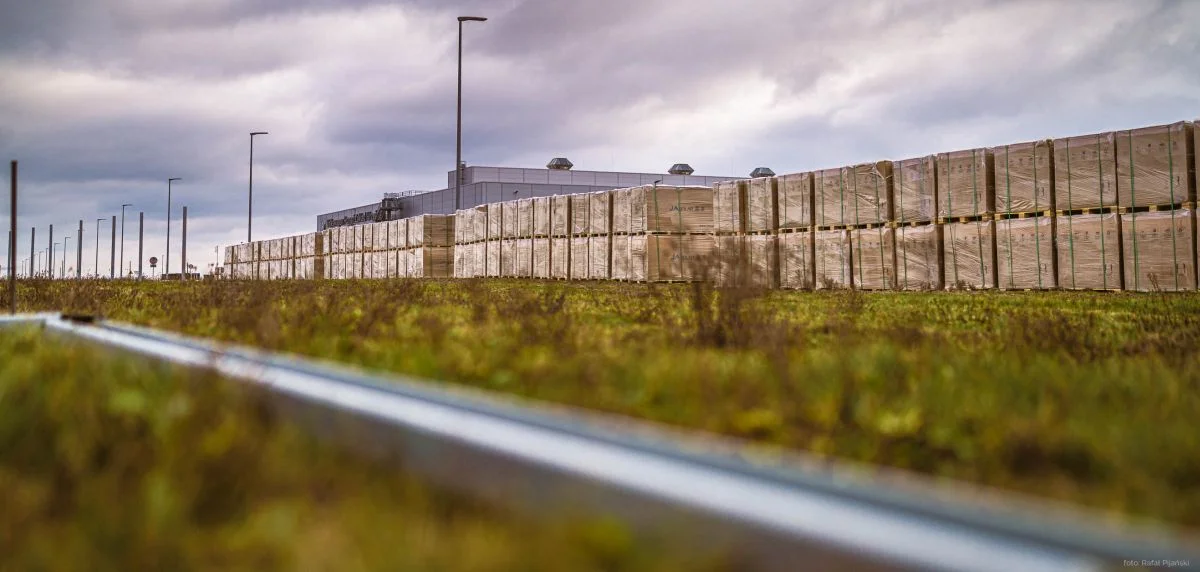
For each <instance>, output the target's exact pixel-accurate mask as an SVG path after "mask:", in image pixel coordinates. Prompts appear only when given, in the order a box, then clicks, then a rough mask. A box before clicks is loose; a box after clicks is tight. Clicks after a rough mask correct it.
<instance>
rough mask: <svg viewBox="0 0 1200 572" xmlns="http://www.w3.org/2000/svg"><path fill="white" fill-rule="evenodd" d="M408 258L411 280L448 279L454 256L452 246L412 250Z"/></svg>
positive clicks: (425, 247)
mask: <svg viewBox="0 0 1200 572" xmlns="http://www.w3.org/2000/svg"><path fill="white" fill-rule="evenodd" d="M409 252H411V253H412V256H411V258H410V261H411V271H410V275H411V276H412V277H413V278H449V277H450V272H451V265H452V262H451V260H452V257H453V256H454V247H453V246H424V247H421V248H414V249H412V250H410V251H409Z"/></svg>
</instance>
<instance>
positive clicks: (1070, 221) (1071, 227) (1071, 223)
mask: <svg viewBox="0 0 1200 572" xmlns="http://www.w3.org/2000/svg"><path fill="white" fill-rule="evenodd" d="M1066 146H1067V210H1068V211H1069V210H1072V209H1071V207H1072V206H1074V205H1075V202H1074V200H1073V199H1072V198H1071V138H1070V137H1068V138H1067V139H1066ZM1101 181H1103V179H1101ZM1100 195H1101V197H1100V203H1101V205H1102V206H1103V204H1104V191H1103V190H1101V192H1100ZM1100 231H1101V232H1103V231H1104V217H1103V216H1101V217H1100ZM1101 240H1103V239H1101ZM1067 243H1068V245H1069V251H1070V253H1071V288H1075V287H1077V284H1076V283H1075V217H1073V216H1070V215H1068V216H1067ZM1100 252H1101V257H1102V258H1103V256H1104V254H1103V253H1104V249H1103V248H1101V250H1100ZM1103 264H1104V263H1103V261H1101V268H1100V273H1101V275H1103V274H1104V267H1103Z"/></svg>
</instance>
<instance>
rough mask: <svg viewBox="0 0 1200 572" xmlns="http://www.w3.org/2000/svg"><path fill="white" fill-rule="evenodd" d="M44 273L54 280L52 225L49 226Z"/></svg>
mask: <svg viewBox="0 0 1200 572" xmlns="http://www.w3.org/2000/svg"><path fill="white" fill-rule="evenodd" d="M46 272H47V274H48V276H49V278H50V279H51V280H54V225H50V242H49V246H47V247H46Z"/></svg>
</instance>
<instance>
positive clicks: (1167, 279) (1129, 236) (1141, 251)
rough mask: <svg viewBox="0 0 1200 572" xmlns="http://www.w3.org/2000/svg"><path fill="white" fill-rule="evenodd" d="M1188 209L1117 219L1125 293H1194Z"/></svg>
mask: <svg viewBox="0 0 1200 572" xmlns="http://www.w3.org/2000/svg"><path fill="white" fill-rule="evenodd" d="M1194 216H1195V215H1194V211H1192V210H1191V209H1174V210H1168V211H1155V212H1141V213H1126V214H1122V215H1121V243H1122V253H1123V254H1122V256H1123V264H1122V266H1123V267H1124V269H1125V270H1124V274H1125V289H1126V290H1139V291H1142V292H1155V291H1162V292H1178V291H1183V290H1195V289H1196V251H1195V242H1194V237H1195V219H1194Z"/></svg>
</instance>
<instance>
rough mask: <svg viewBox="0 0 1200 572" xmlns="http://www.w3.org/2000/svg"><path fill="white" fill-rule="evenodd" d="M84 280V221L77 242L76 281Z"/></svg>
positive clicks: (80, 225) (80, 226)
mask: <svg viewBox="0 0 1200 572" xmlns="http://www.w3.org/2000/svg"><path fill="white" fill-rule="evenodd" d="M80 278H83V221H82V220H80V221H79V236H78V240H76V241H75V279H76V280H79V279H80Z"/></svg>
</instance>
